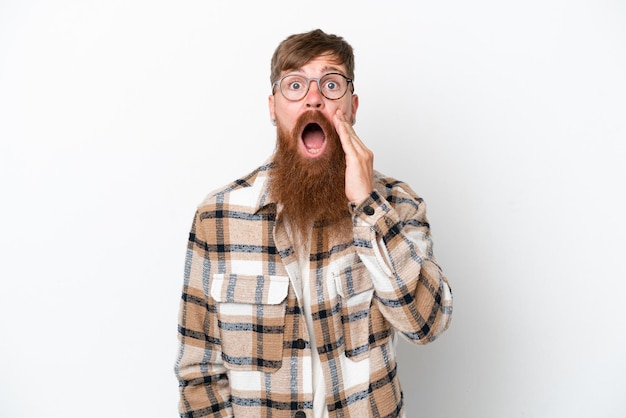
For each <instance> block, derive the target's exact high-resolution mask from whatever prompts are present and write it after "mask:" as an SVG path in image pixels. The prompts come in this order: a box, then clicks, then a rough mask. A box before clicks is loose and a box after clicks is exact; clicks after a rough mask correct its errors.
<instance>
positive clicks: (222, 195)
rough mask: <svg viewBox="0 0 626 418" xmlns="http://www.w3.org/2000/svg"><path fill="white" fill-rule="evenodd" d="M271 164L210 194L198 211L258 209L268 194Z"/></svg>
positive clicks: (264, 165)
mask: <svg viewBox="0 0 626 418" xmlns="http://www.w3.org/2000/svg"><path fill="white" fill-rule="evenodd" d="M270 167H271V164H269V163H265V164H263V165H261V166H259V167H257V168H256V169H254V170H253V171H251V172H250V173H248V174H246V175H244V176H241V177H240V178H238V179H236V180H234V181H232V182H230V183H229V184H226V185H225V186H222V187H220V188H218V189H215V190H213V191H211V192H210V193H208V194H207V195H206V197H205V198H204V199H203V200H202V201H201V202H200V204H199V205H198V210H199V211H200V212H202V211H211V210H215V209H217V208H222V209H227V208H230V207H232V206H237V207H239V208H245V207H249V208H251V209H253V208H257V207H258V204H259V201H260V200H262V196H264V195H265V194H266V193H267V178H268V170H269V169H270Z"/></svg>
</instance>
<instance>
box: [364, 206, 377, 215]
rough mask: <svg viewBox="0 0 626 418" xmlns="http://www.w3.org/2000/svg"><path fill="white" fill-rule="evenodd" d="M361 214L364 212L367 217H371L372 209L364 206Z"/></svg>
mask: <svg viewBox="0 0 626 418" xmlns="http://www.w3.org/2000/svg"><path fill="white" fill-rule="evenodd" d="M363 212H365V214H366V215H368V216H372V215H373V214H374V208H372V207H371V206H365V207H364V208H363Z"/></svg>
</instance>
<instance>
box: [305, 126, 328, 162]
mask: <svg viewBox="0 0 626 418" xmlns="http://www.w3.org/2000/svg"><path fill="white" fill-rule="evenodd" d="M301 138H302V144H303V145H304V149H305V151H306V153H307V155H309V156H311V157H316V156H320V155H322V153H323V151H324V148H325V147H326V134H325V133H324V130H323V129H322V127H321V126H320V125H319V124H317V123H315V122H311V123H308V124H307V125H306V126H305V127H304V129H303V130H302V135H301Z"/></svg>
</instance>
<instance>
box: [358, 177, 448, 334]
mask: <svg viewBox="0 0 626 418" xmlns="http://www.w3.org/2000/svg"><path fill="white" fill-rule="evenodd" d="M386 190H387V191H388V193H387V194H386V196H385V197H383V196H382V195H381V192H380V191H374V192H372V193H371V194H370V196H369V197H368V198H367V199H365V200H364V201H363V202H360V203H359V204H357V205H355V206H353V207H352V215H353V219H354V225H355V227H354V234H355V238H354V243H355V246H356V247H357V253H358V255H359V258H360V259H361V261H362V262H363V263H364V264H365V266H366V268H367V269H368V271H369V273H370V276H371V278H372V282H373V285H374V289H375V301H376V302H375V303H376V304H377V305H378V308H379V309H380V311H381V313H382V314H383V316H384V317H385V318H386V319H387V321H389V322H390V323H391V325H392V326H393V327H394V328H395V329H396V330H397V331H399V332H400V333H401V334H402V335H404V336H405V337H406V338H407V339H408V340H409V341H411V342H414V343H416V344H425V343H428V342H430V341H432V340H434V339H435V338H436V337H437V336H439V335H440V334H441V333H442V332H443V331H445V330H446V329H447V328H448V326H449V324H450V320H451V318H452V292H451V289H450V286H449V284H448V280H447V278H446V277H445V276H444V274H443V272H442V270H441V268H440V267H439V265H438V264H437V263H436V261H435V257H434V255H433V248H432V240H431V236H430V225H429V223H428V220H427V217H426V204H425V203H424V201H423V200H422V199H421V198H420V197H418V196H417V195H416V194H415V193H414V192H413V191H412V190H411V189H410V188H409V187H408V186H407V185H406V184H404V183H400V182H395V183H393V184H391V183H389V182H387V183H386Z"/></svg>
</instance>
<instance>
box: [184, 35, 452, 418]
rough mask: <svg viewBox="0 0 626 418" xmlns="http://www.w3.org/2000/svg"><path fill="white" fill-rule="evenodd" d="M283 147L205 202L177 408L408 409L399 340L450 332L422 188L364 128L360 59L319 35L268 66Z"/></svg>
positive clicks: (259, 412) (189, 413)
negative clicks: (393, 165)
mask: <svg viewBox="0 0 626 418" xmlns="http://www.w3.org/2000/svg"><path fill="white" fill-rule="evenodd" d="M270 81H271V83H272V92H271V95H270V96H269V113H270V118H271V121H272V123H273V124H274V125H275V126H276V134H277V146H276V150H275V152H274V153H273V155H272V156H271V157H270V158H269V159H268V160H267V161H265V162H264V163H263V164H262V165H261V166H260V167H258V168H256V169H255V170H254V171H252V172H251V173H250V174H248V175H246V176H243V177H242V178H240V179H238V180H235V181H234V182H232V183H231V184H229V185H227V186H225V187H223V188H221V189H218V190H217V191H215V192H212V193H211V194H209V195H208V196H207V198H206V199H205V200H204V201H203V202H202V203H201V204H200V205H199V206H198V208H197V211H196V214H195V218H194V221H193V225H192V228H191V232H190V235H189V242H188V247H187V259H186V264H185V278H184V286H183V294H182V301H181V307H180V315H179V327H178V331H179V340H180V350H179V354H178V359H177V362H176V375H177V377H178V380H179V386H180V405H179V409H180V416H181V417H189V418H191V417H194V418H196V417H237V418H240V417H255V418H258V417H275V418H282V417H290V418H292V417H295V418H304V417H309V418H322V417H356V418H363V417H377V418H380V417H403V416H405V410H404V402H403V394H402V390H401V387H400V382H399V379H398V373H397V364H396V353H395V341H396V339H397V338H398V336H403V337H405V338H406V339H407V340H409V341H411V342H414V343H416V344H425V343H428V342H431V341H432V340H434V339H435V338H436V337H437V336H438V335H440V334H441V333H442V332H443V331H445V330H446V329H447V328H448V325H449V323H450V319H451V315H452V294H451V291H450V287H449V285H448V281H447V279H446V277H445V276H444V275H443V274H442V271H441V269H440V267H439V266H438V265H437V264H436V262H435V259H434V256H433V252H432V242H431V236H430V226H429V224H428V220H427V218H426V207H425V204H424V202H423V201H422V199H421V198H420V197H419V196H418V195H416V194H415V193H414V192H413V191H412V190H411V188H410V187H409V186H408V185H407V184H405V183H403V182H401V181H399V180H395V179H393V178H390V177H387V176H385V175H383V174H381V173H379V172H378V171H376V170H374V167H373V153H372V152H371V151H370V150H369V149H368V148H367V147H366V146H365V144H364V143H363V142H362V141H361V139H360V138H359V136H358V135H357V134H356V132H355V130H354V128H353V125H354V123H355V120H356V115H357V110H358V107H359V98H358V96H357V95H356V94H355V93H354V54H353V50H352V47H351V46H350V45H349V44H348V43H347V42H346V41H345V40H344V39H343V38H341V37H339V36H336V35H331V34H326V33H324V32H323V31H321V30H314V31H311V32H307V33H302V34H296V35H292V36H289V37H288V38H286V39H285V40H284V41H283V42H281V43H280V45H279V46H278V48H277V49H276V51H275V52H274V55H273V57H272V61H271V76H270Z"/></svg>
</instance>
